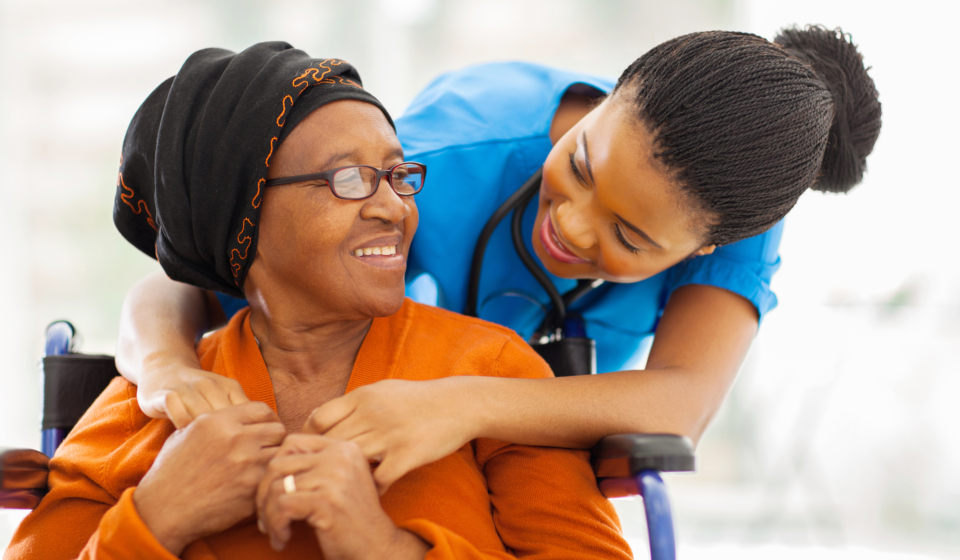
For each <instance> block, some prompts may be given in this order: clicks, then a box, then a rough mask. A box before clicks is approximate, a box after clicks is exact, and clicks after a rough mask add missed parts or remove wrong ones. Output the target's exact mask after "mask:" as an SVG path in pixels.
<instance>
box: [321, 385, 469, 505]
mask: <svg viewBox="0 0 960 560" xmlns="http://www.w3.org/2000/svg"><path fill="white" fill-rule="evenodd" d="M468 381H469V379H468V378H463V377H447V378H443V379H437V380H433V381H402V380H384V381H379V382H377V383H373V384H371V385H366V386H364V387H360V388H359V389H356V390H355V391H353V392H351V393H348V394H346V395H344V396H342V397H339V398H336V399H334V400H332V401H329V402H327V403H325V404H324V405H323V406H321V407H319V408H317V409H316V410H315V411H314V412H313V414H311V415H310V418H308V419H307V422H306V424H305V425H304V428H303V431H304V432H307V433H315V434H323V435H325V436H328V437H331V438H336V439H341V440H347V441H351V442H353V443H355V444H357V446H359V448H360V450H361V452H362V453H363V455H364V457H366V459H368V460H369V461H372V462H374V463H379V465H377V467H376V468H375V470H374V472H373V478H374V481H375V482H376V484H377V489H378V490H379V491H380V493H381V494H383V493H384V492H386V491H387V489H388V488H389V487H390V485H392V484H393V483H394V482H396V481H397V480H399V479H400V477H402V476H404V475H405V474H407V473H408V472H410V471H412V470H413V469H416V468H417V467H421V466H423V465H426V464H428V463H432V462H434V461H436V460H438V459H441V458H443V457H446V456H447V455H449V454H451V453H453V452H454V451H456V450H457V449H460V448H461V447H463V445H464V444H466V443H467V442H468V441H470V440H472V439H474V438H475V437H477V435H476V434H477V433H478V431H479V429H480V420H479V419H478V418H477V414H476V411H474V410H473V407H472V404H473V403H472V401H471V400H470V398H469V396H470V395H469V394H468V393H466V392H465V391H466V390H465V389H463V388H462V386H463V383H464V382H468Z"/></svg>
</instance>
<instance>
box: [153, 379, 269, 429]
mask: <svg viewBox="0 0 960 560" xmlns="http://www.w3.org/2000/svg"><path fill="white" fill-rule="evenodd" d="M137 402H138V403H139V404H140V408H141V409H142V410H143V413H144V414H146V415H147V416H149V417H151V418H166V419H168V420H170V421H171V422H173V425H174V426H176V427H177V429H183V428H186V427H187V426H188V425H189V424H190V422H193V420H194V419H195V418H197V417H199V416H200V415H201V414H206V413H208V412H215V411H217V410H221V409H223V408H226V407H228V406H233V405H238V404H243V403H247V402H250V399H248V398H247V395H246V394H245V393H244V392H243V387H241V386H240V383H238V382H237V381H236V380H235V379H230V378H229V377H224V376H222V375H217V374H216V373H211V372H209V371H203V370H202V369H194V368H188V367H173V366H171V367H167V368H165V369H163V370H159V371H154V372H151V375H149V376H143V379H141V380H140V384H139V385H138V386H137Z"/></svg>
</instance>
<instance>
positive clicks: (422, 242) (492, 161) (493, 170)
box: [221, 62, 783, 372]
mask: <svg viewBox="0 0 960 560" xmlns="http://www.w3.org/2000/svg"><path fill="white" fill-rule="evenodd" d="M574 84H585V85H588V86H591V87H593V88H596V89H597V90H600V91H601V92H604V93H609V92H610V91H611V90H612V89H613V86H614V84H615V81H614V80H612V79H609V78H603V77H597V76H590V75H586V74H580V73H577V72H570V71H566V70H560V69H556V68H550V67H547V66H540V65H536V64H528V63H522V62H507V63H494V64H483V65H479V66H472V67H469V68H464V69H462V70H456V71H454V72H450V73H447V74H443V75H441V76H440V77H438V78H437V79H436V80H434V81H433V82H432V83H431V84H430V85H428V86H427V87H426V89H424V90H423V91H422V92H420V94H419V95H418V96H417V97H416V98H415V99H414V100H413V102H412V103H411V105H410V107H409V108H408V109H407V111H406V113H405V114H404V115H403V116H402V117H400V118H399V119H397V120H396V125H397V134H398V136H399V137H400V142H401V143H402V144H403V148H404V153H405V157H406V159H407V160H410V161H418V162H421V163H425V164H426V165H427V182H426V185H425V186H424V189H423V191H422V192H421V193H420V194H418V195H417V196H416V202H417V206H418V208H419V210H420V226H419V229H418V230H417V234H416V237H414V240H413V246H412V248H411V250H410V255H409V260H408V264H407V282H408V295H410V296H411V297H412V298H413V299H416V300H419V301H422V302H425V303H431V304H435V305H439V306H441V307H444V308H446V309H451V310H453V311H458V312H462V311H463V310H464V307H465V302H466V292H467V282H468V276H469V272H470V261H471V259H472V257H473V250H474V247H475V246H476V242H477V238H478V237H479V236H480V231H481V230H482V229H483V226H484V224H486V222H487V220H488V219H489V218H490V215H491V214H493V212H494V211H495V210H496V209H497V208H498V207H499V206H500V205H501V204H502V203H503V202H504V201H505V200H506V199H507V197H509V196H510V195H511V194H513V192H514V191H516V189H518V188H519V187H520V185H522V184H523V183H524V182H525V181H526V180H527V179H528V178H530V176H531V175H533V174H534V173H535V172H536V171H537V169H538V168H540V167H541V166H542V165H543V162H544V161H545V160H546V158H547V154H548V153H549V152H550V149H551V148H552V144H551V143H550V138H549V131H550V124H551V122H552V119H553V115H554V113H555V112H556V110H557V107H558V106H559V104H560V98H561V97H562V96H563V94H564V92H566V90H567V89H568V88H569V87H570V86H572V85H574ZM536 203H537V201H536V199H534V201H533V202H532V203H531V204H530V207H529V208H528V209H527V212H526V214H525V216H524V228H523V230H524V232H525V233H524V239H525V242H526V244H527V247H528V249H529V251H530V253H531V254H532V255H533V256H534V258H535V259H536V258H537V257H536V254H535V253H534V252H533V248H532V246H531V239H530V237H531V236H530V233H529V232H531V231H533V222H534V218H535V216H536ZM782 230H783V222H782V221H781V222H780V223H778V224H777V225H776V226H774V228H773V229H771V230H770V231H768V232H766V233H764V234H762V235H758V236H756V237H752V238H750V239H745V240H743V241H740V242H738V243H734V244H732V245H728V246H725V247H720V248H718V249H717V250H716V251H715V252H714V253H713V254H712V255H707V256H702V257H696V258H693V259H690V260H688V261H686V262H683V263H680V264H678V265H676V266H674V267H673V268H670V269H668V270H666V271H664V272H662V273H660V274H658V275H656V276H654V277H652V278H649V279H647V280H644V281H642V282H637V283H634V284H613V283H606V284H604V285H603V286H601V287H600V288H598V289H596V290H594V291H593V292H592V293H591V294H590V295H588V296H587V297H585V298H583V299H582V300H580V301H578V302H577V303H576V304H574V305H573V307H572V309H571V311H574V312H577V313H580V314H581V315H582V316H583V318H584V320H585V323H586V328H587V336H589V337H591V338H594V339H595V340H596V341H597V371H600V372H604V371H618V370H621V369H623V366H624V365H625V364H629V363H631V362H632V361H633V359H634V357H635V355H636V354H637V353H638V352H639V351H640V349H641V348H642V347H643V344H642V343H643V341H644V339H645V338H647V337H649V336H650V335H651V334H652V333H653V331H654V329H655V328H656V325H657V321H658V320H659V318H660V315H661V314H662V313H663V308H664V305H665V304H666V302H667V298H669V296H670V294H671V293H672V292H673V290H675V289H677V288H679V287H680V286H683V285H686V284H706V285H711V286H718V287H721V288H724V289H727V290H730V291H731V292H734V293H736V294H739V295H741V296H743V297H745V298H746V299H748V300H749V301H750V302H751V303H753V305H754V306H755V307H756V309H757V311H758V313H759V315H760V317H761V319H762V318H763V316H764V315H765V314H766V313H767V312H768V311H770V310H771V309H773V308H774V307H775V306H776V304H777V298H776V296H775V295H774V293H773V292H772V291H771V290H770V279H771V277H772V276H773V273H774V272H775V271H776V270H777V268H779V266H780V257H779V255H778V254H777V248H778V246H779V244H780V235H781V232H782ZM548 275H549V276H550V278H551V280H552V281H553V283H554V285H556V286H557V288H558V289H559V290H560V292H561V293H563V292H566V291H568V290H570V289H572V288H573V287H575V286H576V281H575V280H568V279H563V278H558V277H555V276H553V275H550V274H549V273H548ZM231 299H232V298H226V296H224V297H222V298H221V302H222V303H224V310H225V311H226V312H227V314H228V315H230V314H231V313H232V312H233V311H234V310H235V309H237V308H238V307H239V306H240V305H243V304H244V303H245V302H242V301H241V300H235V301H230V300H231ZM548 302H549V298H548V297H547V294H546V292H544V290H543V289H542V288H541V287H540V285H539V284H537V282H536V280H534V278H533V277H532V276H531V275H530V273H529V271H527V269H526V268H525V267H524V266H523V263H522V262H521V261H520V258H519V257H518V256H517V254H516V251H515V250H514V248H513V242H512V240H511V236H510V219H509V218H507V219H505V220H504V221H503V222H502V223H501V224H500V226H499V227H498V228H497V229H496V231H495V232H494V234H493V236H492V237H491V239H490V243H489V245H488V246H487V252H486V255H485V258H484V262H483V271H482V276H481V281H480V293H479V305H478V307H479V314H480V317H481V318H483V319H487V320H489V321H493V322H496V323H499V324H501V325H505V326H507V327H510V328H512V329H514V330H515V331H517V332H518V333H519V334H520V335H521V336H523V337H524V338H529V337H530V336H531V335H532V334H533V331H534V330H535V329H536V328H537V327H538V326H539V324H540V322H541V321H542V320H543V317H544V309H546V308H547V307H548V306H549V303H548Z"/></svg>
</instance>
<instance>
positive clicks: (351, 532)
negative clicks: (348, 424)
mask: <svg viewBox="0 0 960 560" xmlns="http://www.w3.org/2000/svg"><path fill="white" fill-rule="evenodd" d="M290 477H292V478H290ZM284 479H287V480H284ZM257 512H258V516H259V518H260V521H259V523H260V529H261V531H264V532H266V533H267V534H268V535H269V537H270V544H271V546H272V547H273V548H274V549H275V550H278V551H279V550H283V548H284V547H285V546H286V544H287V541H289V539H290V535H291V531H290V524H291V523H292V522H293V521H300V520H305V521H306V522H307V523H308V524H309V525H310V526H311V527H313V529H314V531H316V535H317V540H318V541H319V543H320V548H321V549H322V550H323V555H324V558H326V559H327V560H339V559H343V560H346V559H357V558H418V559H421V558H423V557H424V555H425V554H426V552H427V551H428V550H429V546H428V545H427V544H426V543H424V542H423V541H422V540H420V538H418V537H416V536H415V535H413V534H412V533H410V532H407V531H404V530H402V529H399V528H397V526H396V525H394V523H393V521H392V520H391V519H390V518H389V517H388V516H387V514H386V512H384V511H383V508H382V507H381V506H380V498H379V496H378V494H377V489H376V487H375V486H374V484H373V478H372V477H371V476H370V465H369V464H368V463H367V460H366V459H365V458H364V457H363V454H361V453H360V449H359V448H358V447H357V446H356V445H355V444H353V443H350V442H346V441H341V440H336V439H332V438H328V437H324V436H320V435H316V434H290V435H289V436H287V438H286V440H284V442H283V445H282V446H281V448H280V451H278V452H277V455H276V456H275V457H274V458H273V460H272V461H270V465H269V467H268V469H267V474H266V475H265V476H264V477H263V480H262V481H261V483H260V488H259V489H258V490H257Z"/></svg>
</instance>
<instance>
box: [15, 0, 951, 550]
mask: <svg viewBox="0 0 960 560" xmlns="http://www.w3.org/2000/svg"><path fill="white" fill-rule="evenodd" d="M958 15H960V8H958V6H957V4H956V3H953V2H932V1H925V0H915V1H912V2H909V3H906V2H900V3H896V4H894V3H887V2H871V1H867V0H862V1H855V0H805V1H804V2H791V3H786V2H773V1H770V2H764V1H761V0H671V1H669V2H667V1H662V2H661V1H639V0H274V1H271V2H266V1H260V0H230V1H228V0H190V1H177V0H165V1H160V0H140V1H137V2H132V1H119V0H69V1H67V0H56V1H55V0H0V76H2V79H0V239H6V240H7V241H6V242H4V244H3V249H2V260H0V262H2V265H0V266H2V268H0V293H2V294H3V295H4V297H3V298H2V300H0V317H2V319H3V320H2V322H0V445H2V446H6V447H13V446H16V447H27V446H29V447H37V446H38V445H39V428H38V418H39V391H38V382H39V376H38V373H37V358H38V356H39V354H40V351H41V335H42V333H43V329H44V327H45V325H46V324H47V323H49V322H50V321H52V320H55V319H59V318H69V319H70V320H72V321H73V322H75V324H77V325H78V326H79V327H80V329H81V331H82V333H83V335H84V337H85V344H84V347H83V350H84V351H86V352H91V353H96V352H104V353H112V352H113V351H114V344H115V340H116V336H117V322H118V316H119V309H120V304H121V301H122V298H123V296H124V294H125V293H126V291H127V289H128V288H129V287H130V286H131V285H132V283H133V282H134V281H136V280H137V279H138V278H140V277H141V276H143V275H145V274H147V273H148V272H150V271H153V270H156V269H157V268H158V266H157V264H156V263H155V262H154V261H152V260H150V259H148V258H147V257H145V256H144V255H142V254H141V253H139V252H137V251H136V250H135V249H134V248H133V247H132V246H130V245H128V244H127V243H126V242H125V241H124V240H123V239H122V238H121V237H120V235H119V234H118V233H117V232H116V231H115V230H114V227H113V224H112V218H111V211H112V205H113V197H114V191H115V186H116V173H117V165H118V161H119V154H120V144H121V141H122V139H123V134H124V131H125V130H126V127H127V124H128V122H129V120H130V118H131V116H132V115H133V113H134V111H135V110H136V109H137V107H138V106H139V104H140V103H141V101H142V100H143V99H144V98H145V97H146V96H147V94H149V93H150V91H152V90H153V88H154V87H155V86H156V85H157V84H159V83H160V82H161V81H162V80H164V79H165V78H167V77H168V76H170V75H173V74H175V73H176V71H177V69H178V68H179V66H180V64H181V63H182V62H183V61H184V59H185V58H186V57H187V56H188V55H189V54H190V53H192V52H193V51H195V50H197V49H200V48H203V47H208V46H222V47H227V48H230V49H233V50H240V49H243V48H244V47H247V46H249V45H250V44H252V43H254V42H258V41H263V40H274V39H283V40H286V41H289V42H291V43H292V44H293V45H295V46H297V47H299V48H302V49H304V50H306V51H307V52H309V53H310V54H311V55H313V56H319V57H339V58H344V59H346V60H349V61H350V62H352V63H354V64H355V65H357V67H358V68H359V69H360V70H361V73H362V76H363V78H364V82H365V85H366V87H367V88H368V89H369V90H371V91H372V92H373V93H375V94H376V95H377V96H378V97H380V99H381V100H382V101H383V102H384V104H385V105H386V106H387V108H388V109H389V110H390V111H391V112H392V113H393V114H395V115H399V114H401V113H402V112H403V110H404V108H405V107H406V105H407V103H408V102H409V101H410V100H411V99H412V97H413V96H414V94H415V93H416V92H417V91H418V90H419V89H421V88H422V87H424V86H425V85H426V84H427V83H428V81H429V80H431V79H432V78H433V77H434V76H436V75H437V74H438V73H440V72H444V71H447V70H451V69H455V68H459V67H462V66H465V65H469V64H473V63H477V62H481V61H489V60H503V59H524V60H532V61H536V62H541V63H546V64H551V65H555V66H561V67H566V68H572V69H577V70H584V71H589V72H591V73H597V74H606V75H611V76H618V75H619V74H620V72H621V71H622V69H623V68H625V67H626V66H627V65H628V64H629V63H630V62H631V61H633V60H634V59H635V58H637V57H638V56H640V55H641V54H642V53H643V52H645V51H646V50H647V49H649V48H650V47H652V46H654V45H655V44H657V43H659V42H661V41H664V40H666V39H669V38H672V37H675V36H677V35H680V34H683V33H687V32H692V31H700V30H708V29H728V30H743V31H750V32H753V33H757V34H759V35H762V36H764V37H767V38H771V39H772V38H773V36H774V35H775V34H776V31H777V29H778V28H779V27H782V26H785V25H790V24H794V23H796V24H805V23H822V24H825V25H827V26H829V27H835V26H843V28H844V29H845V30H846V31H849V32H850V33H852V35H853V40H854V42H856V43H857V44H859V46H860V48H861V51H862V52H863V53H864V57H865V60H866V63H867V64H868V65H870V66H872V67H873V69H872V70H871V75H872V76H873V78H874V80H875V81H876V84H877V87H878V89H879V91H880V94H881V101H882V103H883V115H884V116H883V119H884V120H883V132H882V134H881V136H880V140H879V142H878V143H877V146H876V150H875V151H874V154H873V155H872V156H871V158H870V160H869V173H868V175H867V178H866V180H865V181H864V183H863V185H862V186H860V187H859V188H857V189H855V190H854V191H853V192H852V193H850V194H849V195H846V196H828V195H824V194H820V193H815V192H809V193H807V194H805V195H804V196H803V197H802V198H801V200H800V203H799V204H798V206H797V207H796V209H795V210H793V212H791V214H790V216H789V217H788V218H787V227H786V231H785V234H784V238H783V243H782V246H781V255H782V257H783V267H782V268H781V270H780V272H779V273H778V274H777V276H776V277H775V278H774V284H773V286H774V289H775V291H776V292H777V294H778V296H779V298H780V306H779V308H778V309H777V310H776V311H774V312H773V313H771V314H770V315H769V317H768V318H767V319H766V321H765V323H764V325H763V327H762V329H761V331H760V334H759V336H758V338H757V340H756V342H755V343H754V345H753V349H752V351H751V354H750V356H749V358H748V360H747V363H746V364H745V366H744V368H743V370H742V372H741V374H740V377H739V379H738V381H737V383H736V386H735V387H734V389H733V391H732V393H731V395H730V396H729V398H728V400H727V403H726V404H725V406H724V408H723V410H722V412H721V413H720V415H719V416H718V417H717V419H716V420H715V422H714V425H713V426H712V427H711V429H710V430H709V431H708V433H707V435H706V436H705V437H704V439H703V441H702V442H701V444H700V447H699V462H700V470H699V472H698V473H697V474H695V475H683V476H679V475H678V476H671V477H670V480H669V483H670V489H671V492H672V495H673V498H674V512H675V517H676V519H677V523H678V532H679V540H680V542H681V546H680V554H681V558H707V557H710V558H718V557H719V558H724V557H731V558H734V557H735V558H771V557H772V558H801V557H803V558H808V557H817V558H844V559H846V558H878V559H880V558H884V559H886V558H890V559H894V558H896V559H906V558H960V435H958V429H960V405H958V404H960V403H958V399H960V262H958V259H957V257H956V256H955V248H956V247H955V246H954V245H953V242H952V237H953V234H951V233H950V232H951V231H953V227H954V225H956V223H957V219H958V216H957V210H956V208H957V203H958V202H960V194H958V186H960V185H958V184H957V183H958V181H957V179H956V174H955V173H953V172H951V171H950V168H949V161H952V159H953V157H954V151H955V149H956V148H957V142H956V139H955V138H956V133H955V131H956V130H957V129H958V127H960V117H958V109H957V104H956V101H955V98H956V91H957V86H958V85H960V80H958V78H957V77H956V73H955V70H954V69H953V67H952V65H950V64H948V63H947V62H948V60H952V59H954V58H955V57H953V56H949V57H948V53H950V51H951V50H952V49H953V48H954V43H953V41H952V35H953V25H954V22H956V21H957V16H958ZM951 224H953V225H951ZM617 507H618V509H619V511H620V513H621V516H622V518H623V521H624V526H625V532H626V533H627V535H628V537H629V538H630V539H631V542H632V543H633V544H634V545H635V550H637V551H638V556H639V557H643V555H644V554H646V553H645V551H644V549H645V546H646V545H645V528H644V526H643V521H642V506H641V504H640V502H637V501H633V500H620V501H617ZM20 518H21V515H20V514H18V513H12V512H5V511H0V547H4V546H5V545H6V543H7V542H8V540H9V538H10V535H11V534H12V532H13V530H14V529H15V527H16V525H17V523H18V522H19V520H20Z"/></svg>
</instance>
